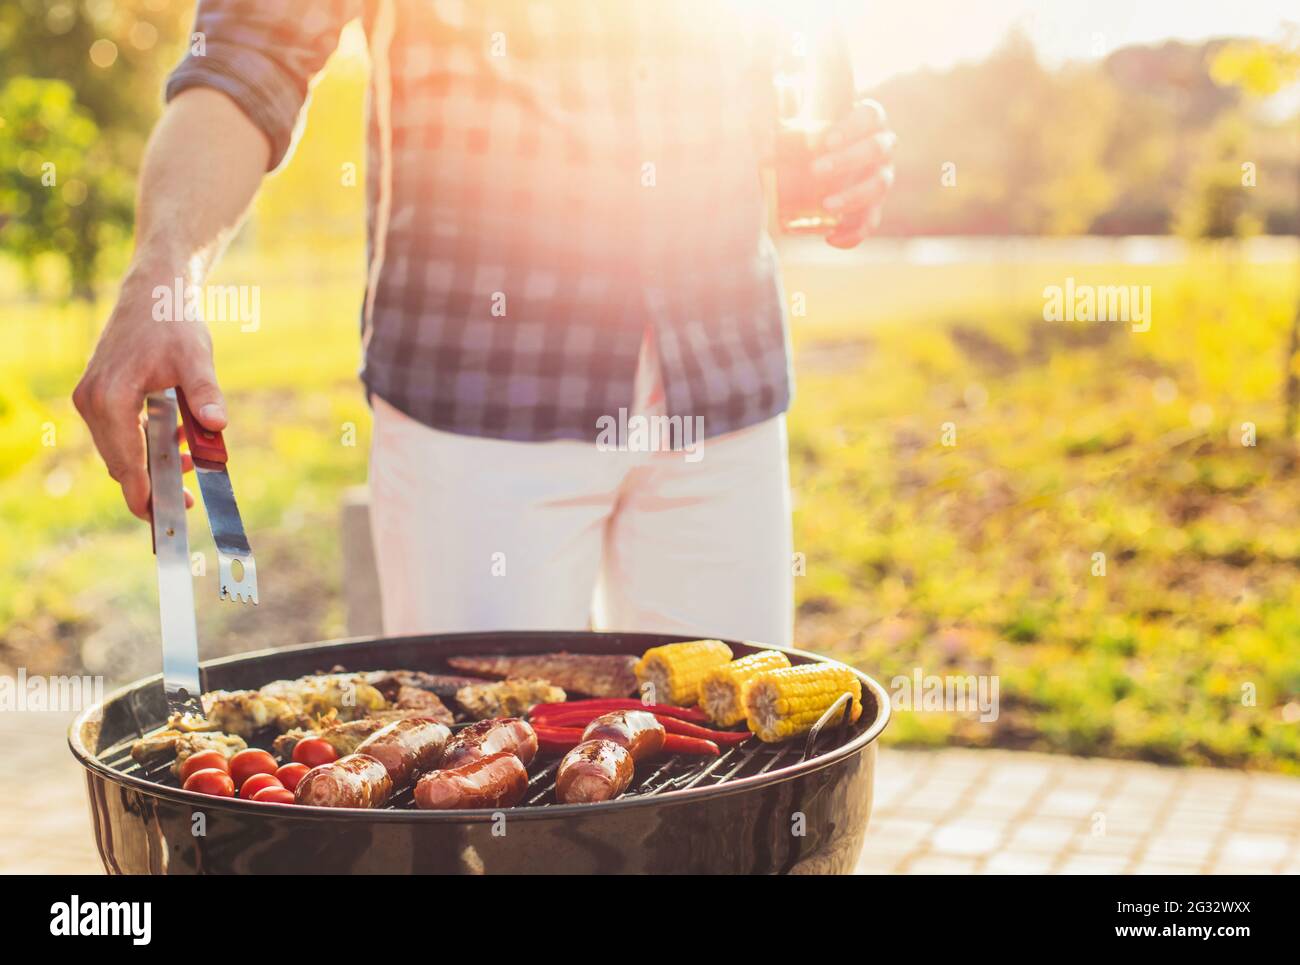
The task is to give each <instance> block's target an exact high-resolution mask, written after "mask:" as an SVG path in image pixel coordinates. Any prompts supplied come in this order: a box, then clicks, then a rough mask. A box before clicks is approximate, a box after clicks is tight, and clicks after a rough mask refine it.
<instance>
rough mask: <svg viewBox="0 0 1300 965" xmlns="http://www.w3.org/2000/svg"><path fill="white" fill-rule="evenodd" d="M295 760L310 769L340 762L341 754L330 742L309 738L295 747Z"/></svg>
mask: <svg viewBox="0 0 1300 965" xmlns="http://www.w3.org/2000/svg"><path fill="white" fill-rule="evenodd" d="M293 759H294V760H295V761H297V762H298V763H299V764H306V765H307V766H308V767H319V766H320V765H321V764H328V763H329V762H330V761H336V760H338V759H339V752H338V751H336V750H335V749H334V748H333V747H331V746H330V743H329V741H326V740H322V739H321V738H319V737H308V738H307V739H306V740H300V741H298V743H297V744H295V745H294V748H293Z"/></svg>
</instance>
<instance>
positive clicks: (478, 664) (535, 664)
mask: <svg viewBox="0 0 1300 965" xmlns="http://www.w3.org/2000/svg"><path fill="white" fill-rule="evenodd" d="M447 663H448V664H449V665H450V666H452V667H454V668H455V669H457V670H466V671H468V672H470V673H476V674H485V675H486V676H489V677H530V678H533V679H538V678H540V679H542V680H549V681H550V682H551V683H553V684H555V685H556V686H557V687H562V688H564V690H566V691H568V692H569V693H578V694H586V695H588V696H590V697H626V696H628V695H629V694H634V693H636V689H637V684H636V670H635V669H634V668H635V666H636V658H635V657H626V656H619V655H617V654H595V653H564V652H560V653H538V654H530V655H526V656H518V657H509V656H505V655H503V654H483V655H480V656H467V657H448V658H447Z"/></svg>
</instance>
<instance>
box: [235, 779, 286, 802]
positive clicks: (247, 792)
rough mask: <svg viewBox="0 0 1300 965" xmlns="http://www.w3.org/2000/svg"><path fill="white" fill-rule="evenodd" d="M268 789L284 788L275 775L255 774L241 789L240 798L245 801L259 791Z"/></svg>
mask: <svg viewBox="0 0 1300 965" xmlns="http://www.w3.org/2000/svg"><path fill="white" fill-rule="evenodd" d="M267 787H284V785H283V784H281V783H280V779H279V778H278V777H276V776H275V775H274V774H253V775H251V776H250V777H249V778H248V780H246V781H245V782H244V783H243V784H242V785H240V788H239V796H240V797H242V798H243V799H244V800H245V801H247V800H248V799H249V798H251V797H252V796H253V795H254V794H256V793H257V792H258V791H260V790H262V789H263V788H267Z"/></svg>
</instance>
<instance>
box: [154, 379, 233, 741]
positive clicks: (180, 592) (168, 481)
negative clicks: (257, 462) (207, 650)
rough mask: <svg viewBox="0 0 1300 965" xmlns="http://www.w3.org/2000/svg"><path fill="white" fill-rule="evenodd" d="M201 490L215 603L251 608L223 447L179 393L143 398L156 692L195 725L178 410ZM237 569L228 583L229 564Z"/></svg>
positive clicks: (194, 644)
mask: <svg viewBox="0 0 1300 965" xmlns="http://www.w3.org/2000/svg"><path fill="white" fill-rule="evenodd" d="M178 408H179V409H180V414H181V421H182V422H183V423H184V426H185V434H186V437H187V440H188V442H189V448H190V455H191V457H192V458H193V460H194V467H195V471H196V473H197V474H198V477H199V488H200V489H201V490H202V491H203V501H204V505H205V506H206V507H207V511H208V522H209V524H210V525H211V527H212V538H213V540H214V541H215V542H216V544H217V558H218V560H219V566H218V570H219V576H220V590H219V593H218V597H219V598H220V599H225V598H227V597H228V598H229V599H231V600H235V599H238V600H243V601H245V602H249V601H251V602H252V603H256V602H257V570H256V568H255V566H254V562H253V552H252V550H251V549H250V548H249V545H248V539H247V538H246V537H245V535H244V524H243V522H242V520H241V519H240V517H239V509H238V507H237V506H236V505H235V495H234V491H233V490H232V489H231V487H230V476H229V475H228V474H227V473H226V467H225V464H226V447H225V443H224V441H223V440H222V438H221V433H219V432H208V431H207V430H206V429H203V428H202V427H201V426H199V424H198V422H197V421H196V420H195V419H194V416H193V414H192V413H191V412H190V411H189V407H188V406H187V405H186V404H185V396H184V393H182V392H181V391H180V390H179V389H175V390H173V389H167V390H165V391H163V392H155V393H153V394H151V395H150V396H149V398H148V403H147V413H148V422H147V425H146V430H145V439H146V441H147V443H148V447H149V479H150V503H151V506H152V509H153V548H154V553H155V555H156V556H157V557H158V607H159V613H160V615H161V617H162V644H163V691H164V692H165V694H166V697H167V709H168V711H169V712H170V713H171V715H172V718H173V720H174V721H176V722H178V723H180V724H182V725H185V724H189V725H191V726H195V727H198V726H201V725H202V723H203V719H204V714H203V704H202V702H201V701H200V699H199V695H200V694H201V693H202V692H203V691H202V688H201V686H200V684H199V634H198V624H197V622H196V621H195V618H194V584H193V577H192V576H191V573H190V547H189V536H188V532H187V530H186V528H185V491H184V487H183V485H182V483H181V455H180V440H179V437H178V433H177V429H176V423H177V409H178ZM235 562H238V563H239V564H240V568H241V572H240V573H239V578H238V579H236V578H235V573H234V563H235Z"/></svg>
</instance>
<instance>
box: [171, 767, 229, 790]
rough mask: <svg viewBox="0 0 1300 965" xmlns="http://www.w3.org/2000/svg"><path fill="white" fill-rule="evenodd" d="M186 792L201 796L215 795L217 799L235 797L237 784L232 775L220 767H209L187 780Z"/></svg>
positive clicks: (196, 772)
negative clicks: (194, 792) (195, 792)
mask: <svg viewBox="0 0 1300 965" xmlns="http://www.w3.org/2000/svg"><path fill="white" fill-rule="evenodd" d="M184 787H185V790H187V791H197V792H198V793H200V794H213V795H215V796H217V797H234V796H235V782H234V781H232V780H231V779H230V775H229V774H227V773H226V772H225V771H223V770H221V768H219V767H207V768H204V769H203V770H201V771H195V772H194V773H193V774H191V775H190V776H189V777H187V778H186V779H185V785H184Z"/></svg>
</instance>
